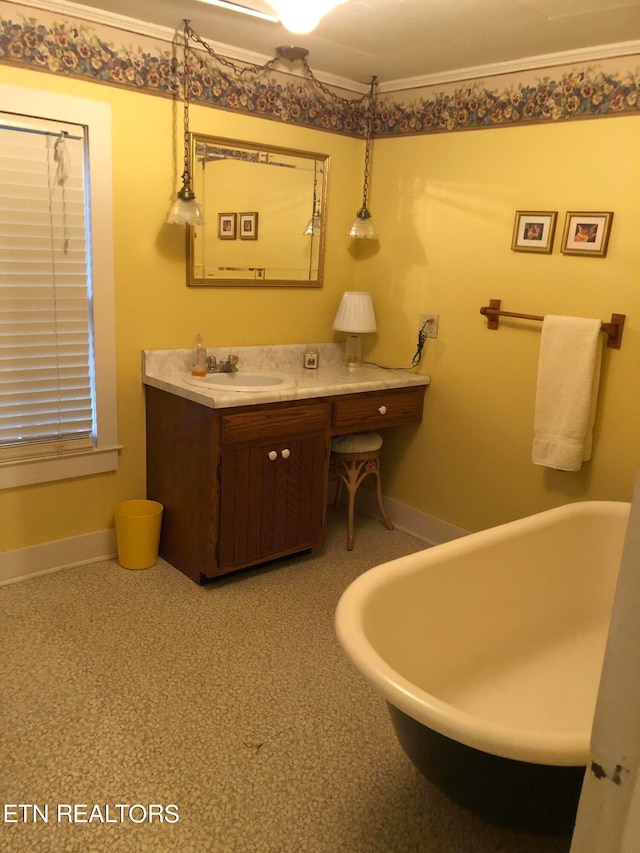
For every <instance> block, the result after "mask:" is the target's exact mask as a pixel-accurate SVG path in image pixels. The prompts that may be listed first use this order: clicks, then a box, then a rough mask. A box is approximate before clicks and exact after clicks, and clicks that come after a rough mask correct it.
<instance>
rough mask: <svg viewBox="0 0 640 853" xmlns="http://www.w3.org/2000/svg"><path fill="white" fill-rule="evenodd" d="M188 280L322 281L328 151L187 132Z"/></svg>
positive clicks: (273, 283) (243, 282)
mask: <svg viewBox="0 0 640 853" xmlns="http://www.w3.org/2000/svg"><path fill="white" fill-rule="evenodd" d="M190 136H191V147H190V152H191V175H192V181H193V190H194V192H195V195H196V200H197V202H198V204H200V205H201V207H202V210H203V213H204V220H205V224H204V225H197V226H194V227H189V228H188V235H187V240H188V253H187V276H188V278H187V283H188V284H189V285H198V286H208V287H215V286H221V285H222V286H229V285H239V286H244V287H246V286H247V285H255V286H295V287H300V286H305V287H320V286H321V285H322V265H323V251H324V236H325V210H326V197H327V179H328V167H329V157H328V155H325V154H314V153H311V152H306V151H294V150H290V149H287V148H276V147H272V146H268V145H258V144H256V143H251V142H240V141H238V140H234V139H224V138H222V137H215V136H204V135H202V134H198V133H192V134H190Z"/></svg>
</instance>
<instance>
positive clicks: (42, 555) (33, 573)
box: [0, 489, 469, 586]
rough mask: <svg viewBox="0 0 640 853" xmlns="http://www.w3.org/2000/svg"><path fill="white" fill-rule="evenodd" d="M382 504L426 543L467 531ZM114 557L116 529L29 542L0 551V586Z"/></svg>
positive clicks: (374, 511)
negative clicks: (37, 542)
mask: <svg viewBox="0 0 640 853" xmlns="http://www.w3.org/2000/svg"><path fill="white" fill-rule="evenodd" d="M384 505H385V509H386V510H387V512H388V514H389V517H390V518H391V520H392V521H393V523H394V525H395V526H396V527H397V529H398V530H401V531H403V532H404V533H408V534H409V535H410V536H415V538H416V539H420V540H421V541H423V542H426V543H427V544H428V545H439V544H440V543H441V542H448V541H449V540H451V539H458V538H459V537H460V536H466V535H467V533H468V532H469V531H468V530H464V529H463V528H461V527H456V526H455V525H453V524H449V523H448V522H447V521H442V519H440V518H436V517H435V516H433V515H428V514H427V513H424V512H420V510H417V509H414V508H413V507H410V506H406V505H405V504H402V503H400V502H399V501H395V500H393V499H392V498H385V499H384ZM357 506H358V509H359V510H361V511H362V512H365V513H367V515H373V516H376V515H378V506H377V503H376V496H375V492H374V491H373V490H372V489H359V490H358V495H357ZM116 556H117V545H116V532H115V530H114V529H113V528H110V529H108V530H98V531H96V532H95V533H86V534H84V535H83V536H72V537H70V538H69V539H58V540H56V541H54V542H45V543H43V544H42V545H32V546H31V547H29V548H17V549H15V550H14V551H0V586H4V585H5V584H8V583H15V582H16V581H21V580H27V579H28V578H35V577H39V576H40V575H48V574H51V573H52V572H59V571H61V570H62V569H68V568H70V567H72V566H83V565H86V564H87V563H98V562H100V561H101V560H111V559H113V558H115V557H116Z"/></svg>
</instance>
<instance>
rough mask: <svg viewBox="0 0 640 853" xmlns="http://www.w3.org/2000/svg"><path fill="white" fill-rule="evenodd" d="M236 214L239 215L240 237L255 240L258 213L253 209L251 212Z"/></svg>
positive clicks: (256, 237) (256, 236)
mask: <svg viewBox="0 0 640 853" xmlns="http://www.w3.org/2000/svg"><path fill="white" fill-rule="evenodd" d="M238 216H239V217H240V239H241V240H257V239H258V214H257V213H256V212H255V211H253V212H251V213H239V214H238Z"/></svg>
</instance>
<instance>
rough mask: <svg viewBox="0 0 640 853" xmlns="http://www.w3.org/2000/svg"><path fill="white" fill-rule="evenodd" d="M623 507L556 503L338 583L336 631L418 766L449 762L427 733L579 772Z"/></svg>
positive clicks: (516, 761)
mask: <svg viewBox="0 0 640 853" xmlns="http://www.w3.org/2000/svg"><path fill="white" fill-rule="evenodd" d="M629 507H630V504H628V503H617V502H610V501H585V502H579V503H574V504H569V505H566V506H562V507H558V508H556V509H552V510H548V511H547V512H542V513H539V514H537V515H534V516H530V517H528V518H524V519H520V520H518V521H514V522H510V523H508V524H504V525H501V526H499V527H494V528H491V529H489V530H485V531H482V532H480V533H474V534H470V535H469V536H465V537H463V538H462V539H457V540H455V541H453V542H448V543H445V544H443V545H439V546H436V547H434V548H429V549H426V550H424V551H422V552H419V553H416V554H411V555H409V556H407V557H402V558H400V559H398V560H394V561H392V562H389V563H385V564H383V565H380V566H376V567H375V568H373V569H371V570H369V571H368V572H365V573H364V574H363V575H361V576H360V577H359V578H357V580H355V581H354V582H353V583H352V584H351V585H350V586H349V587H348V589H347V590H346V591H345V592H344V594H343V595H342V597H341V599H340V601H339V604H338V608H337V612H336V630H337V635H338V639H339V641H340V643H341V645H342V646H343V648H344V650H345V652H346V653H347V655H348V656H349V657H350V658H351V660H352V661H353V663H354V664H355V665H356V667H357V668H358V669H359V670H360V672H361V673H362V675H363V676H364V677H365V678H366V679H367V680H368V681H369V683H370V684H371V685H372V686H373V687H374V688H375V690H376V691H377V692H379V693H380V694H381V695H382V696H383V697H384V698H385V699H386V700H387V702H388V703H389V706H390V711H391V715H392V719H393V722H394V725H395V727H396V732H397V733H398V736H399V738H400V742H401V743H402V745H403V747H404V748H405V750H406V751H407V753H408V754H409V756H410V757H411V758H412V760H413V761H414V763H416V764H417V766H419V767H420V769H421V770H422V771H423V772H425V773H426V774H427V775H430V776H432V773H431V770H433V769H434V768H433V766H432V765H433V764H434V763H435V764H436V767H435V770H436V775H437V771H438V767H437V765H438V762H439V761H441V760H442V761H446V760H447V759H446V757H444V756H442V755H441V756H440V758H434V756H433V754H431V753H432V752H433V749H432V747H433V744H432V743H431V740H432V739H433V737H434V735H433V734H431V733H437V734H436V735H435V737H436V739H438V742H440V743H441V744H442V743H448V744H451V743H456V744H461V745H464V746H465V747H468V748H470V750H469V754H472V752H475V751H478V752H479V753H481V754H483V755H485V756H492V757H498V758H500V759H507V760H508V761H507V762H504V763H505V764H509V762H511V766H512V767H513V766H516V765H517V766H519V767H521V766H524V764H525V763H526V764H527V765H541V766H546V767H554V768H559V767H566V768H571V769H575V768H579V769H580V770H581V772H583V770H584V766H585V765H586V763H587V761H588V756H589V736H590V731H591V724H592V720H593V713H594V707H595V701H596V695H597V690H598V683H599V678H600V670H601V667H602V659H603V655H604V648H605V642H606V635H607V629H608V624H609V618H610V612H611V606H612V602H613V595H614V591H615V585H616V579H617V574H618V567H619V563H620V558H621V555H622V548H623V544H624V536H625V531H626V524H627V518H628V515H629ZM420 731H424V732H427V731H428V732H429V733H430V734H429V735H428V738H429V743H428V744H427V745H425V744H422V745H418V744H417V739H419V738H420V737H421V735H420ZM425 750H426V751H428V752H429V753H430V757H429V758H427V759H425V757H424V755H423V754H422V753H424V752H425ZM425 765H428V766H426V769H425ZM467 769H468V768H467ZM529 769H530V768H529ZM447 772H448V771H447ZM465 772H466V769H465ZM487 772H488V771H487V769H486V767H485V768H484V769H482V770H481V771H480V774H481V777H480V778H482V779H484V778H485V777H486V774H487ZM492 772H493V771H492ZM532 772H534V773H537V772H538V771H536V770H533V771H532ZM579 778H580V779H581V777H579ZM435 781H437V782H438V783H439V784H440V783H441V781H442V780H438V779H437V778H436V779H435ZM476 784H479V783H478V782H475V783H473V782H472V787H473V786H475V785H476ZM500 784H501V785H508V786H513V784H514V783H513V781H512V780H509V781H508V782H501V783H500ZM533 784H534V787H539V785H540V783H539V782H534V783H533ZM441 787H445V789H448V790H449V793H452V794H453V795H454V796H456V793H457V792H456V791H455V790H453V789H455V788H456V785H455V784H453V783H451V784H449V783H446V784H443V785H441ZM573 789H574V793H572V795H571V797H572V798H574V794H575V782H574V783H573ZM526 790H527V789H526V788H525V789H524V791H525V793H526ZM524 795H525V794H521V796H524ZM553 796H556V795H555V794H554V795H553ZM462 799H464V797H463V798H462ZM490 799H491V797H490ZM572 801H573V799H572ZM470 807H474V805H473V803H471V804H470ZM477 810H480V811H482V808H480V809H477ZM508 810H509V809H507V811H508ZM497 819H500V817H498V818H497ZM502 822H504V821H502ZM507 822H508V820H507Z"/></svg>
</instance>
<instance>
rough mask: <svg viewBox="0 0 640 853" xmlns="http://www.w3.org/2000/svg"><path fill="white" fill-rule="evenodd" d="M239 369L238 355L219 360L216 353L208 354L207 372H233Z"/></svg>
mask: <svg viewBox="0 0 640 853" xmlns="http://www.w3.org/2000/svg"><path fill="white" fill-rule="evenodd" d="M237 369H238V356H237V355H230V356H229V357H228V358H227V359H226V361H220V362H219V361H218V360H217V359H216V357H215V355H209V356H207V373H233V372H234V371H236V370H237Z"/></svg>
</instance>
